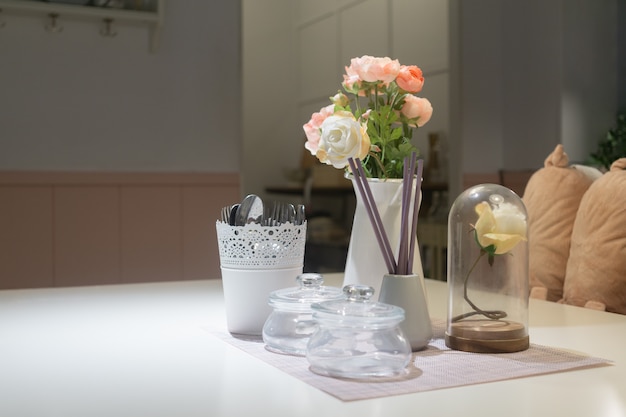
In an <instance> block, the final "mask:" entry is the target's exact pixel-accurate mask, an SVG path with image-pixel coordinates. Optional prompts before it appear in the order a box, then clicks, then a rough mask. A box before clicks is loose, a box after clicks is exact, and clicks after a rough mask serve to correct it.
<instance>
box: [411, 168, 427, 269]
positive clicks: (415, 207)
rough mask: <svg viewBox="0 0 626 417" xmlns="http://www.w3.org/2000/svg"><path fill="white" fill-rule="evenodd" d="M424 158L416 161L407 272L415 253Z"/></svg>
mask: <svg viewBox="0 0 626 417" xmlns="http://www.w3.org/2000/svg"><path fill="white" fill-rule="evenodd" d="M423 166H424V160H423V159H420V160H419V161H417V176H416V178H415V201H414V202H413V224H412V225H411V249H410V254H409V268H408V270H409V273H413V255H414V254H415V241H416V240H417V239H416V234H417V220H418V212H419V201H420V193H421V191H422V170H423Z"/></svg>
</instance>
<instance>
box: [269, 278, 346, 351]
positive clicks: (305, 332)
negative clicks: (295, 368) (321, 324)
mask: <svg viewBox="0 0 626 417" xmlns="http://www.w3.org/2000/svg"><path fill="white" fill-rule="evenodd" d="M296 281H297V283H298V286H297V287H291V288H283V289H280V290H276V291H274V292H272V293H271V294H270V297H269V305H270V307H272V312H271V313H270V315H269V317H268V318H267V320H266V321H265V324H264V326H263V341H264V342H265V345H266V347H267V348H268V349H269V350H271V351H274V352H279V353H287V354H290V355H299V356H304V355H305V354H306V345H307V343H308V341H309V337H310V336H311V334H313V331H314V330H315V321H314V320H313V317H312V316H313V312H312V310H311V304H313V303H316V302H320V301H327V300H338V299H342V298H343V293H342V291H341V288H336V287H326V286H323V285H322V284H323V283H324V278H323V277H322V275H320V274H313V273H305V274H300V275H298V277H297V278H296Z"/></svg>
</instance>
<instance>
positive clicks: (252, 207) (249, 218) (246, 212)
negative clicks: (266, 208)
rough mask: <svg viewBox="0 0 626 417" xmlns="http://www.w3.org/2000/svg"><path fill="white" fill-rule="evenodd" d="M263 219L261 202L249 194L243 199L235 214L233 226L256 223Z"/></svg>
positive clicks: (258, 198) (257, 197)
mask: <svg viewBox="0 0 626 417" xmlns="http://www.w3.org/2000/svg"><path fill="white" fill-rule="evenodd" d="M262 217H263V200H261V198H260V197H259V196H256V195H254V194H249V195H247V196H246V198H244V199H243V201H242V202H241V204H240V205H239V207H238V208H237V212H236V214H235V226H243V225H246V224H248V223H258V222H259V220H260V219H261V218H262Z"/></svg>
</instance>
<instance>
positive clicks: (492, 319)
mask: <svg viewBox="0 0 626 417" xmlns="http://www.w3.org/2000/svg"><path fill="white" fill-rule="evenodd" d="M527 223H528V222H527V213H526V208H525V206H524V203H523V202H522V200H521V199H520V197H519V196H518V195H517V194H515V193H514V192H513V191H511V190H510V189H508V188H506V187H504V186H502V185H498V184H480V185H477V186H475V187H471V188H469V189H468V190H466V191H465V192H463V193H462V194H461V195H459V197H458V198H457V199H456V200H455V202H454V204H453V205H452V208H451V209H450V214H449V217H448V290H449V295H448V318H447V326H446V334H445V341H446V345H447V346H448V347H450V348H452V349H457V350H463V351H469V352H478V353H497V352H516V351H520V350H525V349H527V348H528V347H529V337H528V280H529V277H528V232H527V230H528V226H527Z"/></svg>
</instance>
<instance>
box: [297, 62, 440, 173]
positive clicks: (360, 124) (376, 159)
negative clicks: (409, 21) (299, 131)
mask: <svg viewBox="0 0 626 417" xmlns="http://www.w3.org/2000/svg"><path fill="white" fill-rule="evenodd" d="M423 85H424V76H423V74H422V70H421V69H420V68H419V67H417V66H415V65H401V64H400V63H399V62H398V60H392V59H390V58H386V57H385V58H376V57H372V56H368V55H365V56H362V57H360V58H353V59H352V60H351V62H350V66H349V67H346V73H345V74H344V75H343V83H342V87H343V90H344V92H341V91H339V92H338V93H337V94H335V95H334V96H333V97H331V98H330V101H331V103H332V104H330V105H328V106H326V107H323V108H322V109H320V111H319V112H316V113H313V115H312V116H311V120H309V121H308V122H307V123H306V124H305V125H304V126H303V128H304V132H305V134H306V138H307V140H306V143H305V145H304V146H305V148H306V149H308V150H309V151H310V152H311V154H313V155H315V156H316V157H317V158H318V159H319V160H320V161H321V162H322V163H325V164H327V165H332V166H334V167H335V168H339V169H342V168H346V167H347V165H348V159H349V158H359V159H361V160H362V161H363V168H364V169H365V172H366V174H367V176H368V177H370V178H402V173H403V169H404V168H403V164H404V162H403V161H404V160H405V158H407V157H409V156H410V155H411V154H412V153H413V152H416V153H418V154H419V152H417V151H418V150H417V148H416V147H415V146H414V145H413V144H412V143H411V138H412V136H413V130H414V129H415V128H418V127H421V126H423V125H424V124H426V123H427V122H428V121H429V120H430V118H431V115H432V112H433V108H432V105H431V104H430V101H428V99H426V98H422V97H417V96H416V95H415V93H419V92H420V91H421V90H422V87H423Z"/></svg>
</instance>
